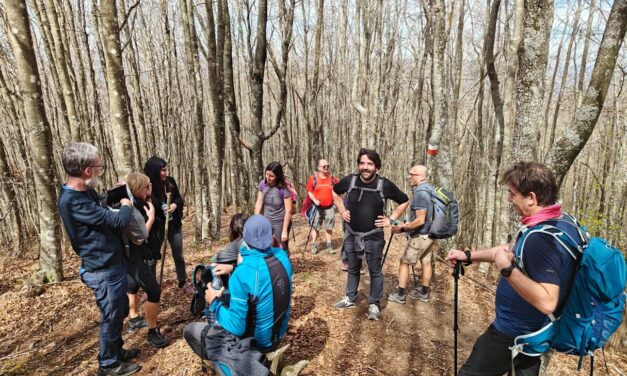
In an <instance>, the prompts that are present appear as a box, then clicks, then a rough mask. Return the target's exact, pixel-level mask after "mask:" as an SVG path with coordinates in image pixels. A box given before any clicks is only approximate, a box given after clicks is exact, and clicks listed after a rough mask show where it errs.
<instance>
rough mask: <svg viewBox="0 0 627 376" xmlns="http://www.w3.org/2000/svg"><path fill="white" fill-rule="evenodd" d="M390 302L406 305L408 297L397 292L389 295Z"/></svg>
mask: <svg viewBox="0 0 627 376" xmlns="http://www.w3.org/2000/svg"><path fill="white" fill-rule="evenodd" d="M388 300H389V301H391V302H395V303H398V304H405V302H406V300H407V297H406V296H405V295H401V294H399V293H398V291H397V292H394V293H391V294H390V295H388Z"/></svg>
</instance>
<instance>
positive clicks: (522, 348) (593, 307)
mask: <svg viewBox="0 0 627 376" xmlns="http://www.w3.org/2000/svg"><path fill="white" fill-rule="evenodd" d="M565 219H566V220H558V221H559V222H562V223H564V224H566V225H568V226H575V227H576V228H577V231H578V234H579V238H580V239H579V241H577V240H575V239H573V238H572V237H571V236H569V235H568V233H566V231H562V230H560V229H559V228H558V227H556V226H554V225H552V224H547V223H541V224H538V225H536V226H533V227H531V228H525V229H524V230H522V232H521V233H520V235H519V237H518V241H517V243H516V248H515V255H516V262H517V264H518V266H519V267H520V268H521V270H522V271H523V272H524V265H523V264H522V254H523V251H524V244H525V240H526V238H527V237H528V236H529V235H530V234H532V233H535V232H540V233H544V234H548V235H551V236H553V237H554V238H555V240H557V242H558V243H559V244H560V245H561V246H562V247H563V248H564V249H565V250H566V251H567V252H568V254H570V255H571V256H572V257H573V258H574V260H575V262H576V263H577V265H576V269H575V274H574V276H573V280H572V282H571V283H570V284H569V285H567V286H566V288H568V289H569V290H568V292H567V295H566V297H565V299H564V301H563V302H562V303H561V307H558V309H556V311H555V312H559V313H560V316H559V317H555V316H553V315H549V317H548V318H549V320H548V324H547V325H545V326H544V327H542V328H541V329H540V330H538V331H536V332H533V333H530V334H526V335H521V336H518V337H516V338H515V339H514V346H513V347H512V357H514V356H516V355H517V354H518V353H523V354H526V355H529V356H539V355H542V354H543V353H545V352H546V351H548V350H550V349H551V348H553V349H555V350H557V351H559V352H563V353H566V354H571V355H578V356H579V365H578V367H577V368H578V369H579V368H581V362H582V360H583V357H584V356H588V355H589V356H590V357H591V364H592V365H591V374H592V371H593V363H592V362H593V360H594V358H593V357H594V351H595V350H596V349H598V348H602V347H603V346H604V345H605V343H606V342H607V341H608V340H609V338H610V336H611V335H612V334H613V333H614V332H615V331H616V329H618V327H619V326H620V324H621V322H622V312H623V308H624V306H625V292H624V290H625V283H626V279H627V274H626V273H627V267H626V266H625V258H624V256H623V254H622V253H621V252H620V251H619V250H618V249H616V248H614V247H612V246H611V245H610V244H608V243H607V241H605V240H604V239H601V238H590V237H589V236H588V235H587V234H586V233H585V229H583V228H582V227H581V226H580V225H579V224H578V223H577V221H576V220H575V219H574V218H573V217H571V216H568V215H566V216H565ZM561 226H563V225H561ZM561 226H560V227H561Z"/></svg>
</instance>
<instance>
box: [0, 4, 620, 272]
mask: <svg viewBox="0 0 627 376" xmlns="http://www.w3.org/2000/svg"><path fill="white" fill-rule="evenodd" d="M0 17H1V18H0V89H1V90H0V96H1V98H2V100H1V102H0V118H1V119H2V120H3V121H2V126H3V132H2V137H1V138H0V189H1V191H0V245H1V246H2V249H4V254H8V255H10V256H11V257H31V256H37V257H39V262H40V271H39V272H38V273H37V275H38V278H40V279H41V280H43V281H58V280H60V279H62V278H63V275H62V272H61V268H60V265H61V261H62V254H63V252H62V251H61V249H62V246H61V244H62V235H61V233H60V226H59V219H58V215H57V213H56V211H55V208H54V205H55V201H56V192H55V190H56V191H58V189H59V187H60V184H61V183H62V182H63V180H64V178H65V177H64V174H63V170H62V167H61V166H60V157H59V156H60V150H61V149H62V147H63V145H64V144H65V143H67V142H69V141H76V140H80V141H86V142H91V143H93V144H95V145H96V146H97V147H98V148H99V149H100V151H101V153H102V155H103V161H104V162H103V163H104V164H105V165H106V166H107V172H106V176H105V180H104V183H105V184H104V185H105V186H104V187H102V188H105V187H110V186H112V185H113V183H114V182H115V181H117V180H118V179H120V178H121V177H123V176H124V175H125V174H126V173H128V172H129V171H133V170H139V169H141V167H142V166H143V163H144V161H145V160H146V159H147V158H148V157H150V156H151V155H159V156H162V157H164V158H165V159H166V160H168V161H169V164H170V166H171V174H172V175H173V176H175V177H176V179H177V180H178V181H179V182H180V185H181V190H182V192H183V194H184V196H185V198H186V201H187V202H188V203H189V205H188V214H189V215H192V216H194V218H195V222H194V223H195V240H196V242H201V241H203V240H205V239H215V238H218V237H219V236H220V234H219V230H220V225H221V224H220V215H221V213H223V211H224V210H226V208H227V207H230V206H235V207H237V208H240V209H244V210H250V209H251V208H252V200H253V198H254V197H255V189H256V184H257V183H258V181H259V179H260V176H261V173H262V170H263V166H265V165H266V164H267V163H268V162H270V161H272V160H278V161H281V162H282V163H284V165H285V168H286V171H287V173H288V175H289V179H290V180H292V181H293V182H295V184H296V186H297V188H298V189H299V191H300V192H301V193H302V192H303V191H304V185H303V184H304V182H305V180H306V178H307V176H308V175H309V174H310V172H311V171H312V170H313V168H314V166H315V163H316V160H317V159H318V158H320V157H324V158H326V159H327V160H329V161H330V162H331V164H332V167H333V171H334V173H336V174H338V175H344V174H348V173H350V172H351V171H353V169H354V168H355V165H356V163H355V157H356V153H357V151H358V149H359V148H361V147H371V148H375V149H377V150H378V151H380V153H381V155H382V158H383V169H382V173H383V174H384V175H385V176H387V177H389V178H391V179H392V180H394V181H397V182H401V181H405V175H406V171H407V169H408V168H409V167H410V166H411V164H412V163H416V162H422V163H427V164H428V166H429V168H430V169H431V174H432V175H433V176H434V178H435V181H436V182H437V183H439V184H441V185H443V186H446V187H450V188H451V190H453V191H454V192H456V194H457V196H458V199H459V201H460V204H461V214H462V226H461V230H460V233H459V235H458V236H457V238H456V242H457V243H460V244H464V245H469V246H476V247H480V246H485V245H489V244H493V243H495V242H497V241H502V240H504V239H505V237H506V235H507V232H508V231H509V229H510V226H511V224H510V223H511V221H510V220H509V212H508V207H507V205H505V204H504V203H505V200H504V199H503V197H504V193H505V192H504V190H503V188H502V187H500V186H499V185H498V183H497V181H498V176H499V174H500V172H501V171H502V170H503V169H504V168H505V167H507V166H508V164H510V163H511V162H512V161H516V160H530V159H533V160H538V161H544V162H546V163H548V164H549V165H550V166H551V167H552V168H553V169H554V171H555V172H556V174H557V177H558V179H559V181H560V182H561V199H562V201H563V203H564V205H565V207H566V209H567V211H569V212H570V213H572V214H574V215H576V216H577V217H578V218H579V219H580V220H581V221H582V222H583V223H584V224H586V225H587V226H588V228H589V230H590V231H591V232H592V233H594V234H598V235H602V236H604V237H607V238H608V239H610V241H612V242H614V243H615V244H617V245H619V246H620V247H622V249H623V250H624V249H627V237H626V233H627V231H626V229H627V226H625V223H626V222H627V218H626V209H625V208H626V207H627V185H626V184H625V181H626V171H625V168H624V164H625V160H627V150H626V149H627V142H626V133H627V132H626V129H627V94H625V90H623V89H624V87H625V78H626V77H627V50H625V48H624V47H623V48H622V49H621V46H622V45H623V42H624V39H625V31H626V29H627V0H615V1H605V0H572V1H567V2H553V1H551V0H526V1H523V0H505V1H501V0H492V1H490V0H488V1H487V2H477V1H470V0H459V1H444V0H386V1H383V0H377V1H374V0H373V1H359V0H357V1H352V0H326V1H325V0H298V1H296V0H256V1H255V0H215V1H212V2H205V1H197V0H171V1H167V0H163V1H143V0H117V1H116V0H99V1H98V0H95V1H82V0H67V1H65V0H63V1H61V0H45V1H44V0H4V1H2V2H0ZM621 166H623V167H621ZM403 188H404V189H405V190H406V191H407V190H408V189H409V187H408V186H407V184H406V183H404V186H403ZM35 245H36V246H35Z"/></svg>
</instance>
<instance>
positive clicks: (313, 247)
mask: <svg viewBox="0 0 627 376" xmlns="http://www.w3.org/2000/svg"><path fill="white" fill-rule="evenodd" d="M316 253H318V243H313V244H312V245H311V254H312V255H315V254H316Z"/></svg>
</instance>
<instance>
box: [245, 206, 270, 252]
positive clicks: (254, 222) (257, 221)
mask: <svg viewBox="0 0 627 376" xmlns="http://www.w3.org/2000/svg"><path fill="white" fill-rule="evenodd" d="M244 241H245V242H246V244H248V246H249V247H250V248H255V249H258V250H260V251H265V250H266V249H268V248H270V247H271V246H272V225H271V224H270V221H269V220H268V219H267V218H266V217H264V216H262V215H259V214H255V215H253V216H252V217H250V218H248V220H247V221H246V223H245V224H244Z"/></svg>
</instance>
